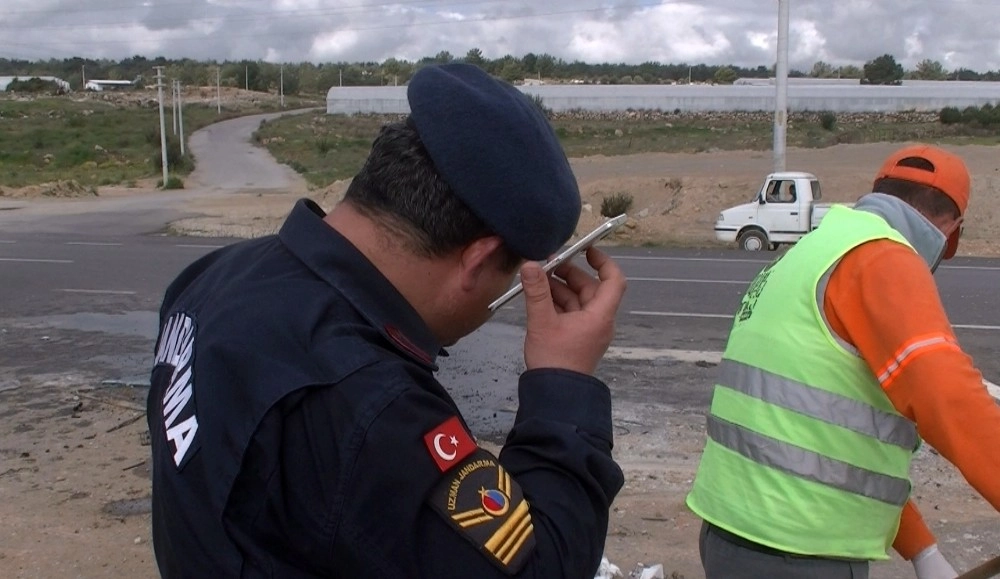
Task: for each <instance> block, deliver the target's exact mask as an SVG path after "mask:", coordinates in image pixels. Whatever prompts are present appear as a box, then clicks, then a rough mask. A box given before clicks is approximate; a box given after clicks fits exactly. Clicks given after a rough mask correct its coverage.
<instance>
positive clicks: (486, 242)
mask: <svg viewBox="0 0 1000 579" xmlns="http://www.w3.org/2000/svg"><path fill="white" fill-rule="evenodd" d="M502 246H503V240H502V239H500V237H499V236H496V235H490V236H488V237H480V238H479V239H477V240H475V241H473V242H472V243H470V244H468V245H466V246H465V248H464V249H462V253H461V254H460V255H459V267H460V273H459V275H460V276H461V284H462V289H463V290H466V291H468V290H471V289H474V288H475V287H476V284H477V283H478V282H479V278H480V276H482V275H483V273H488V272H489V270H490V268H495V267H496V265H495V264H496V260H494V259H492V257H493V256H494V255H496V253H497V252H498V251H500V248H501V247H502Z"/></svg>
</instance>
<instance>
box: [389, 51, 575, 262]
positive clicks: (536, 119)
mask: <svg viewBox="0 0 1000 579" xmlns="http://www.w3.org/2000/svg"><path fill="white" fill-rule="evenodd" d="M406 96H407V99H408V100H409V103H410V120H411V121H412V122H413V124H414V125H415V126H416V129H417V133H419V135H420V140H421V141H423V143H424V147H425V148H426V149H427V152H428V153H429V154H430V157H431V160H432V161H433V162H434V166H435V168H436V169H437V171H438V173H440V175H441V177H442V178H443V179H444V180H445V182H446V183H448V185H449V186H450V187H451V188H452V190H453V191H454V192H455V194H456V195H458V197H459V198H460V199H462V201H464V202H465V204H466V205H468V206H469V208H470V209H472V212H473V213H475V214H476V215H477V216H478V217H479V218H480V219H482V220H483V221H484V222H485V223H486V224H487V225H489V226H490V227H491V228H492V229H493V230H494V231H496V233H497V235H499V236H500V237H501V238H502V239H503V240H504V243H506V244H507V246H508V247H510V249H511V250H513V251H514V252H515V253H517V254H518V255H521V256H522V257H525V258H528V259H536V260H541V259H545V258H547V257H548V256H549V255H551V254H552V253H553V252H555V251H556V250H557V249H559V248H560V247H561V246H562V244H563V243H564V242H565V241H566V240H567V239H569V237H570V236H571V235H572V234H573V232H574V231H575V230H576V224H577V221H578V220H579V219H580V189H579V188H578V186H577V183H576V177H575V176H574V175H573V170H572V169H571V168H570V166H569V160H567V159H566V153H565V152H564V151H563V149H562V146H561V145H560V144H559V140H558V139H557V138H556V135H555V132H554V131H553V130H552V126H551V125H550V124H549V122H548V119H546V118H545V115H543V114H542V112H541V111H540V110H539V108H538V106H537V105H536V104H535V103H534V102H533V101H532V100H531V99H530V98H529V97H528V96H527V95H525V94H524V93H522V92H521V91H519V90H517V89H516V88H514V87H513V86H511V85H510V84H508V83H506V82H503V81H501V80H498V79H495V78H493V77H492V76H490V75H489V74H487V73H486V72H485V71H483V70H482V69H480V68H478V67H476V66H473V65H470V64H446V65H440V66H427V67H424V68H421V69H420V70H419V71H417V73H416V74H414V75H413V78H412V79H410V84H409V86H408V87H407V91H406Z"/></svg>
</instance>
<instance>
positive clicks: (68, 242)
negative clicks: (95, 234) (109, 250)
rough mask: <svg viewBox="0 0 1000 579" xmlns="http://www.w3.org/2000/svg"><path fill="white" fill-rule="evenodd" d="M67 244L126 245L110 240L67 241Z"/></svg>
mask: <svg viewBox="0 0 1000 579" xmlns="http://www.w3.org/2000/svg"><path fill="white" fill-rule="evenodd" d="M66 245H97V246H119V245H124V243H113V242H110V241H67V242H66Z"/></svg>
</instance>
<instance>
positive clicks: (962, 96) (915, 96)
mask: <svg viewBox="0 0 1000 579" xmlns="http://www.w3.org/2000/svg"><path fill="white" fill-rule="evenodd" d="M790 80H792V79H790ZM518 88H519V89H520V90H522V91H523V92H525V93H527V94H531V95H538V96H539V97H541V99H542V102H543V104H544V106H545V107H546V108H548V109H550V110H552V111H554V112H567V111H574V110H584V111H592V112H616V111H627V110H660V111H675V110H678V111H681V112H708V111H773V110H774V101H775V96H776V93H775V91H776V88H775V86H774V81H773V79H771V80H768V79H759V80H756V79H755V81H754V82H746V81H743V82H739V83H737V84H732V85H702V84H693V85H579V84H542V85H523V86H519V87H518ZM987 103H989V104H994V105H995V104H1000V83H998V82H977V81H908V82H904V83H903V84H902V85H899V86H875V85H861V84H858V82H857V81H853V82H851V81H845V80H842V79H830V80H825V79H794V82H789V84H788V110H789V111H795V112H800V111H831V112H900V111H938V110H941V109H942V108H944V107H957V108H959V109H962V108H965V107H968V106H977V107H978V106H982V105H984V104H987ZM326 109H327V112H328V113H330V114H336V113H347V114H354V113H393V114H406V113H408V112H409V105H408V104H407V102H406V87H405V86H385V87H333V88H331V89H330V90H329V92H328V93H327V97H326Z"/></svg>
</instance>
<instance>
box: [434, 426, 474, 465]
mask: <svg viewBox="0 0 1000 579" xmlns="http://www.w3.org/2000/svg"><path fill="white" fill-rule="evenodd" d="M424 444H426V445H427V450H428V451H430V453H431V458H433V459H434V463H435V464H437V466H438V468H439V469H441V472H447V471H448V469H450V468H451V467H453V466H455V465H456V464H458V463H459V462H461V461H462V459H463V458H465V457H467V456H469V455H470V454H472V451H474V450H476V443H475V442H473V441H472V437H471V436H469V433H468V432H466V431H465V427H464V426H462V422H461V421H460V420H459V419H458V417H457V416H452V417H451V418H449V419H448V420H445V421H444V422H442V423H441V424H439V425H438V426H437V428H435V429H434V430H432V431H430V432H428V433H427V434H425V435H424Z"/></svg>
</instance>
